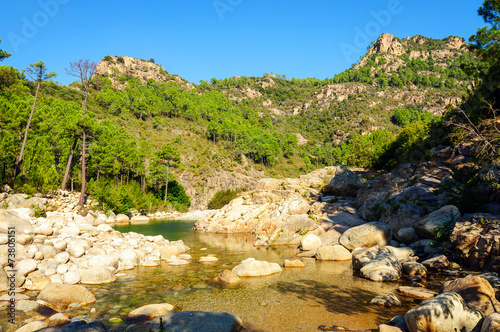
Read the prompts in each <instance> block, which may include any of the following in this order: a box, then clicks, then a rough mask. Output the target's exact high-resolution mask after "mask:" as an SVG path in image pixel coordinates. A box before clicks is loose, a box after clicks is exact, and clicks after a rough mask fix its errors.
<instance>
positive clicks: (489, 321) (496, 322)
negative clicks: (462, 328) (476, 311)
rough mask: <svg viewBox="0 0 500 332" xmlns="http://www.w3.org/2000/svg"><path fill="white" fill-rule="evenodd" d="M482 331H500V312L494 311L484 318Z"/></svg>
mask: <svg viewBox="0 0 500 332" xmlns="http://www.w3.org/2000/svg"><path fill="white" fill-rule="evenodd" d="M480 332H500V313H498V312H494V313H492V314H490V315H488V317H486V318H485V319H484V322H483V325H482V326H481V331H480Z"/></svg>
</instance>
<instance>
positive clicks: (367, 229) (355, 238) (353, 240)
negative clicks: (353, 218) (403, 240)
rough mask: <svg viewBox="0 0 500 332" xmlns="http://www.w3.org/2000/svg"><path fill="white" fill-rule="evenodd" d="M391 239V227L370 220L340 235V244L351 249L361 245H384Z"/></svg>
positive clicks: (365, 246)
mask: <svg viewBox="0 0 500 332" xmlns="http://www.w3.org/2000/svg"><path fill="white" fill-rule="evenodd" d="M390 240H391V228H390V227H389V226H388V225H386V224H384V223H381V222H370V223H366V224H364V225H361V226H356V227H353V228H350V229H348V230H347V231H345V232H344V234H342V236H341V237H340V240H339V242H340V244H341V245H343V246H344V247H346V248H347V249H349V250H354V249H356V248H359V247H364V248H367V247H372V246H374V245H378V246H380V247H383V246H385V245H387V243H388V242H389V241H390Z"/></svg>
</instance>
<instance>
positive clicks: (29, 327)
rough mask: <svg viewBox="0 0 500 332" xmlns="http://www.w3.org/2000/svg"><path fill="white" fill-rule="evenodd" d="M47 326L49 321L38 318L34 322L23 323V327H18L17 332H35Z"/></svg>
mask: <svg viewBox="0 0 500 332" xmlns="http://www.w3.org/2000/svg"><path fill="white" fill-rule="evenodd" d="M47 326H48V324H47V323H45V322H41V321H38V320H36V321H34V322H31V323H28V324H26V325H23V326H22V327H20V328H18V329H17V330H16V332H33V331H38V330H40V329H43V328H44V327H47Z"/></svg>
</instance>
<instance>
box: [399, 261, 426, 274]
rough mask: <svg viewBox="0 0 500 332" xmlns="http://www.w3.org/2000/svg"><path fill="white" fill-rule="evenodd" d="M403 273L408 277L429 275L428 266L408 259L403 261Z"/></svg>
mask: <svg viewBox="0 0 500 332" xmlns="http://www.w3.org/2000/svg"><path fill="white" fill-rule="evenodd" d="M403 273H404V274H405V275H406V276H408V277H413V276H416V275H418V276H421V277H425V276H426V275H427V268H426V267H425V265H423V264H420V263H418V262H413V261H408V262H404V263H403Z"/></svg>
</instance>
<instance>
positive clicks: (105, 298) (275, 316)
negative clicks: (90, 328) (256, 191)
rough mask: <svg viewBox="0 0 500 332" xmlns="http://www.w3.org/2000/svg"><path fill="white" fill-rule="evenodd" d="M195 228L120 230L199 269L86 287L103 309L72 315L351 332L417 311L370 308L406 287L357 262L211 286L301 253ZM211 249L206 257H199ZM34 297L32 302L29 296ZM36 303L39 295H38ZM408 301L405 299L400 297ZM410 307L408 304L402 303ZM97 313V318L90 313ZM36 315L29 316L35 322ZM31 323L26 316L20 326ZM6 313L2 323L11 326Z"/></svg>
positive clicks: (115, 321)
mask: <svg viewBox="0 0 500 332" xmlns="http://www.w3.org/2000/svg"><path fill="white" fill-rule="evenodd" d="M192 226H193V222H186V221H155V222H152V223H150V224H144V225H131V226H120V227H116V229H117V230H119V231H121V232H130V231H134V232H137V233H142V234H145V235H158V234H161V235H163V236H164V237H165V238H167V239H169V240H178V239H182V240H183V241H184V242H185V243H186V244H187V245H188V246H189V247H191V250H190V251H189V252H188V253H189V254H190V255H191V256H193V259H192V261H191V262H190V264H189V265H186V266H169V265H168V264H167V263H165V262H161V265H160V266H158V267H138V268H135V269H134V270H129V271H125V272H124V274H125V276H122V277H118V278H117V281H116V282H115V283H112V284H106V285H95V286H91V285H87V286H86V287H87V288H88V289H90V290H91V291H92V292H94V294H95V296H96V299H97V302H96V303H94V304H92V305H90V306H86V307H84V308H82V309H80V310H73V311H68V312H66V313H67V314H68V315H69V316H70V317H71V318H89V319H99V320H102V322H103V323H104V324H105V325H106V326H107V327H109V328H111V329H112V330H114V331H124V330H125V329H126V328H129V331H138V332H141V331H147V330H148V327H147V326H145V325H137V326H136V327H134V326H131V324H133V322H130V321H127V319H126V316H127V314H128V313H129V312H130V311H131V310H133V309H135V308H138V307H140V306H143V305H146V304H152V303H164V302H166V303H170V304H172V305H174V306H176V307H177V309H178V310H202V311H222V312H228V313H231V314H234V315H237V316H239V317H240V318H241V319H242V320H243V324H244V326H245V331H266V332H268V331H269V332H279V331H318V326H320V325H327V326H333V325H335V326H343V327H346V328H349V329H362V328H363V329H376V328H377V325H378V324H382V323H386V322H387V321H388V320H389V319H390V318H391V317H394V316H396V315H403V314H404V313H405V312H406V311H408V309H409V308H410V307H412V306H413V305H415V303H414V302H411V300H409V301H408V302H405V303H404V305H403V307H399V308H384V307H378V306H374V305H370V304H369V302H370V300H371V299H372V298H373V297H375V296H379V295H386V294H390V293H393V292H394V291H395V289H396V288H397V287H398V286H399V285H400V284H399V283H377V282H371V281H368V280H365V279H363V278H360V277H357V276H354V275H353V272H352V266H351V262H320V261H316V260H315V259H312V258H301V260H302V261H303V262H304V264H305V265H306V267H305V268H298V269H297V268H295V269H283V271H282V272H280V273H277V274H274V275H271V276H265V277H256V278H242V280H241V281H240V282H239V283H238V284H236V285H231V286H225V285H221V284H219V283H215V282H213V281H212V279H213V278H215V277H217V275H218V274H219V273H220V272H222V271H223V270H224V269H232V268H233V267H234V266H236V265H237V264H239V262H241V261H242V260H244V259H246V258H249V257H253V258H255V259H258V260H266V261H269V262H276V263H279V264H280V265H282V264H283V262H284V260H285V259H295V258H296V257H295V256H296V254H298V253H299V250H298V249H295V248H290V247H273V248H269V249H264V248H259V249H257V248H254V247H253V245H252V244H253V242H254V239H253V237H252V236H251V235H246V234H206V233H200V232H194V231H193V230H191V228H192ZM202 248H206V249H207V250H200V249H202ZM208 254H215V255H216V256H217V257H218V259H219V261H217V262H213V263H200V262H198V260H199V258H200V257H201V256H206V255H208ZM28 295H30V294H28ZM31 295H33V298H34V297H36V293H33V294H31ZM400 298H401V297H400ZM403 300H404V299H403ZM92 308H95V312H94V313H91V309H92ZM29 316H31V315H28V317H29ZM25 318H27V317H26V316H25V315H24V314H20V315H19V317H18V321H19V322H22V321H23V320H24V319H25ZM4 319H5V311H3V310H2V312H1V313H0V322H2V324H1V325H3V327H4V330H6V331H10V330H12V331H15V328H14V329H10V327H13V326H12V325H11V324H4V323H3V322H5V321H6V319H5V320H4Z"/></svg>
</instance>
